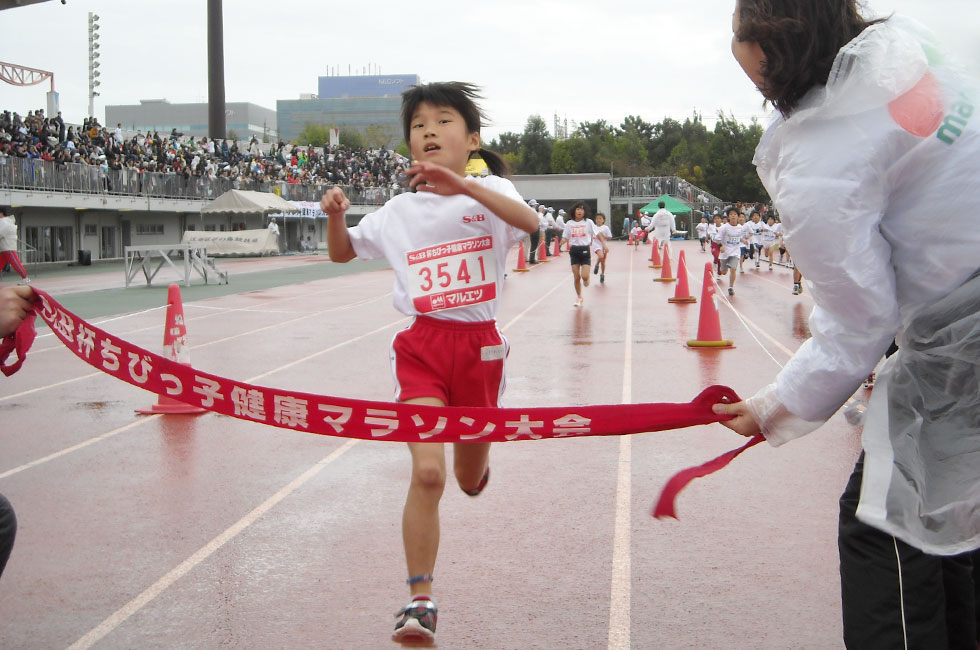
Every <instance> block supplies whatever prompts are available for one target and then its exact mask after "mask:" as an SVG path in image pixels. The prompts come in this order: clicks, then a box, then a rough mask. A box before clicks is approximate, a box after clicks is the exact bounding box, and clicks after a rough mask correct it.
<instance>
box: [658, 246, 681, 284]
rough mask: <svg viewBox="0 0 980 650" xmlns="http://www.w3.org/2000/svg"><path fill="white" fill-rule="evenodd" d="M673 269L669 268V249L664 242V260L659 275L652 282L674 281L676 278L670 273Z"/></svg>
mask: <svg viewBox="0 0 980 650" xmlns="http://www.w3.org/2000/svg"><path fill="white" fill-rule="evenodd" d="M671 273H673V271H672V270H671V268H670V250H669V249H668V248H667V245H666V244H664V261H663V264H662V265H661V269H660V277H659V278H654V279H653V281H654V282H674V281H675V280H677V278H675V277H673V276H672V275H671Z"/></svg>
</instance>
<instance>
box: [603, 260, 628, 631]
mask: <svg viewBox="0 0 980 650" xmlns="http://www.w3.org/2000/svg"><path fill="white" fill-rule="evenodd" d="M627 287H628V288H627V291H626V336H625V338H626V343H625V345H624V349H623V396H622V403H623V404H629V403H631V402H632V401H633V349H632V342H633V257H632V256H630V272H629V281H628V283H627ZM632 438H633V436H620V437H619V463H618V465H617V471H616V522H615V525H614V528H613V552H612V586H611V589H610V598H609V636H608V648H609V649H610V650H614V649H615V650H628V649H629V647H630V607H631V593H630V589H631V580H632V575H631V571H632V568H631V565H630V561H631V557H630V545H631V541H630V530H631V526H632V524H631V522H630V506H631V504H632V486H631V483H630V481H631V478H632V474H633V468H632V460H633V456H632V453H633V452H632V442H631V441H632Z"/></svg>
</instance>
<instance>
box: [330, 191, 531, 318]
mask: <svg viewBox="0 0 980 650" xmlns="http://www.w3.org/2000/svg"><path fill="white" fill-rule="evenodd" d="M467 182H470V183H478V184H480V185H483V186H484V187H486V188H488V189H491V190H494V191H495V192H499V193H500V194H503V195H504V196H507V197H509V198H512V199H514V200H515V201H520V202H522V203H523V202H524V199H523V198H522V197H521V195H520V194H519V193H518V192H517V189H516V188H515V187H514V184H513V183H511V182H510V181H509V180H507V179H506V178H500V177H499V176H485V177H481V178H471V179H468V180H467ZM347 232H348V234H349V235H350V239H351V245H352V246H353V247H354V252H355V253H356V254H357V256H358V257H360V258H361V259H379V258H382V257H383V258H385V259H387V260H388V262H389V263H390V264H391V267H392V269H393V270H394V272H395V285H394V289H393V293H394V298H393V302H394V306H395V309H397V310H398V311H400V312H402V313H403V314H406V315H408V316H416V315H426V316H431V317H433V318H443V319H446V320H458V321H467V322H479V321H491V320H495V319H496V316H497V311H498V309H499V305H500V302H499V300H498V298H499V297H500V290H501V288H502V286H503V280H504V271H505V269H506V258H507V251H508V250H509V249H510V247H511V246H513V245H514V244H516V243H517V242H518V241H519V240H520V239H521V238H523V237H524V231H522V230H520V229H519V228H515V227H514V226H511V225H509V224H507V223H506V222H505V221H503V220H502V219H501V218H500V217H498V216H497V215H496V214H494V213H492V212H490V210H489V209H487V208H486V207H485V206H484V205H483V204H481V203H479V202H477V201H476V200H474V199H472V198H470V197H469V196H466V195H462V194H458V195H455V196H440V195H438V194H431V193H426V192H418V193H406V194H399V195H398V196H396V197H394V198H393V199H391V200H390V201H388V202H387V203H385V204H384V206H383V207H382V208H381V209H380V210H377V211H375V212H372V213H370V214H368V215H365V216H364V218H363V219H361V221H360V223H359V224H358V225H356V226H354V227H353V228H349V229H348V231H347Z"/></svg>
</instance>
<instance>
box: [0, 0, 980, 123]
mask: <svg viewBox="0 0 980 650" xmlns="http://www.w3.org/2000/svg"><path fill="white" fill-rule="evenodd" d="M866 4H867V7H868V11H866V14H868V15H881V14H887V13H890V12H892V11H898V12H900V13H903V14H905V15H908V16H911V17H913V18H916V19H918V20H920V21H921V22H923V23H925V24H926V25H927V26H929V27H930V28H932V29H933V30H934V31H935V32H937V33H938V34H939V35H940V36H942V37H943V39H944V40H945V42H946V43H947V46H948V47H949V49H950V50H951V51H953V52H954V53H955V54H956V55H958V56H959V58H960V59H961V60H963V61H964V62H965V63H966V64H967V65H968V66H970V67H971V68H972V69H973V70H974V72H977V71H978V70H980V12H978V11H977V0H935V1H933V2H925V1H924V0H870V1H869V2H867V3H866ZM733 7H734V0H687V1H685V0H673V1H671V2H663V1H660V0H654V1H650V0H646V1H638V0H606V1H604V2H584V1H581V0H563V1H562V2H557V1H552V0H548V1H544V2H530V3H528V2H517V1H515V0H499V1H498V2H495V3H476V2H473V3H470V2H458V1H457V2H451V3H450V2H440V1H436V2H431V3H424V4H413V3H405V2H398V3H396V2H390V1H388V0H378V1H376V2H373V3H366V2H343V3H340V2H336V3H334V2H331V3H323V2H290V1H285V2H279V3H270V2H268V1H262V2H259V1H258V0H225V2H224V24H225V80H226V84H225V85H226V98H227V100H228V101H247V102H253V103H256V104H259V105H261V106H265V107H267V108H271V109H275V107H276V99H296V98H298V96H299V94H300V93H315V92H316V90H317V84H316V80H317V76H319V75H325V74H327V72H328V67H336V68H338V69H339V71H340V72H341V73H342V74H347V71H348V69H350V70H351V72H353V73H355V74H360V73H362V72H364V73H366V72H367V67H368V66H369V65H370V66H371V72H377V71H378V70H380V72H381V73H382V74H408V73H414V74H419V75H420V76H421V77H422V79H423V81H445V80H460V81H471V82H474V83H476V84H478V85H480V86H482V87H483V89H484V95H485V97H486V99H485V101H484V108H485V109H486V111H487V113H488V114H489V116H490V118H491V120H492V125H491V127H490V128H488V129H486V130H485V131H484V137H485V138H486V139H490V138H492V137H494V136H495V135H497V134H498V133H499V132H501V131H521V130H523V128H524V123H525V121H526V119H527V117H528V116H529V115H531V114H539V115H541V116H542V117H543V118H544V119H545V121H546V122H547V123H548V125H549V127H550V126H551V124H552V121H553V116H554V115H555V114H556V113H557V114H558V115H559V117H560V118H562V119H564V118H566V117H567V119H568V121H569V126H570V127H571V123H572V122H573V121H579V122H580V121H594V120H599V119H605V120H606V121H608V122H611V123H613V124H616V125H618V124H619V123H620V122H621V121H622V119H623V118H624V117H625V116H626V115H630V114H633V115H640V116H641V117H643V118H644V119H646V120H647V121H651V122H657V121H660V120H661V119H663V118H664V117H665V116H670V117H674V118H676V119H679V120H683V119H684V118H685V117H688V116H690V115H691V114H692V112H693V111H694V110H695V109H696V110H697V111H699V112H700V113H701V114H702V115H703V116H704V118H705V119H706V121H708V125H709V128H710V127H711V126H712V125H713V120H714V116H715V114H716V113H717V112H718V111H719V110H721V111H724V112H726V113H731V114H734V115H735V117H736V118H738V119H741V120H748V119H750V118H751V117H752V116H758V117H760V118H764V116H765V111H764V110H763V109H762V102H761V96H760V95H759V94H758V93H757V92H756V91H755V90H754V88H753V87H752V85H751V83H750V82H749V81H748V79H747V78H746V77H745V76H744V75H743V73H742V71H741V69H740V68H738V66H737V65H736V63H735V62H734V60H733V59H732V56H731V52H730V49H729V47H730V39H731V14H732V10H733ZM206 10H207V3H206V2H205V1H204V0H92V1H90V2H82V1H80V0H68V2H67V5H62V4H61V3H60V2H57V1H55V2H45V3H42V4H39V5H32V6H28V7H23V8H19V9H12V10H8V11H3V12H0V25H2V29H3V34H4V38H3V39H2V41H0V61H5V62H9V63H18V64H21V65H25V66H29V67H34V68H41V69H46V70H51V71H53V72H54V73H55V88H56V90H57V91H58V92H59V93H60V99H61V108H62V111H63V112H64V115H65V117H66V118H67V119H68V120H70V121H73V122H80V121H81V119H82V118H83V117H84V115H85V113H86V111H87V105H88V99H87V95H86V93H87V83H88V77H87V40H86V39H87V34H86V24H87V13H88V12H89V11H94V12H95V13H97V14H99V16H100V17H101V20H100V23H101V39H100V41H99V42H100V44H101V49H100V52H101V55H102V56H101V59H100V62H101V64H102V67H101V72H102V77H101V81H102V86H101V88H99V91H100V92H101V93H102V95H101V96H100V97H97V98H96V111H95V112H96V115H97V116H99V118H100V119H102V118H103V117H104V115H105V111H104V106H105V105H106V104H135V103H137V102H138V101H139V100H140V99H150V98H161V97H165V98H167V99H169V100H170V101H171V102H175V103H176V102H195V101H206V100H207V44H206V20H207V14H206ZM348 66H349V68H348ZM47 90H48V85H47V84H43V85H40V86H33V87H29V88H17V87H13V86H10V85H7V84H2V83H0V107H2V108H7V109H10V110H16V111H18V112H21V113H23V112H24V111H26V110H28V109H32V108H40V107H43V106H44V105H45V92H46V91H47Z"/></svg>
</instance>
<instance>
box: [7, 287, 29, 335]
mask: <svg viewBox="0 0 980 650" xmlns="http://www.w3.org/2000/svg"><path fill="white" fill-rule="evenodd" d="M33 302H34V290H33V289H31V288H30V287H29V286H27V285H23V286H18V287H4V288H3V289H0V338H4V337H6V336H10V335H11V334H13V333H14V332H16V331H17V328H18V327H19V326H20V324H21V323H22V322H23V321H24V319H25V318H27V313H28V312H29V311H30V309H31V303H33Z"/></svg>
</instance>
